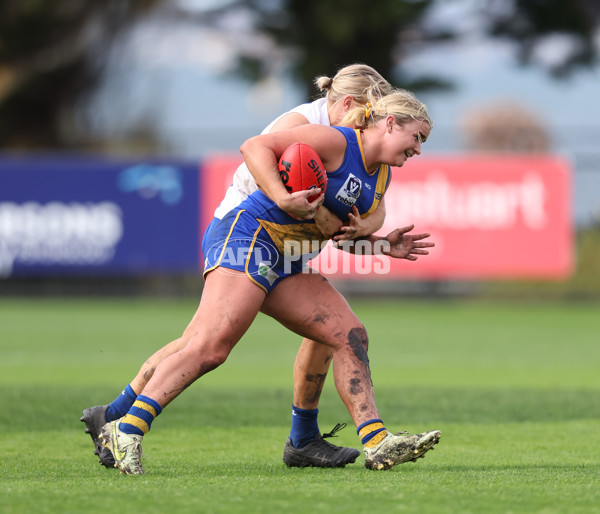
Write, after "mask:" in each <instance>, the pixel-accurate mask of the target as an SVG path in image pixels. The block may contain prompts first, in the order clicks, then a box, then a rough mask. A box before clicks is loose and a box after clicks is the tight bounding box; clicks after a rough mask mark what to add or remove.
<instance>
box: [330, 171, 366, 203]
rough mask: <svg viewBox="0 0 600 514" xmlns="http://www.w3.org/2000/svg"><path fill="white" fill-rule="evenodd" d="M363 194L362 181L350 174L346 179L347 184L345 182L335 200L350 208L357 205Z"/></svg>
mask: <svg viewBox="0 0 600 514" xmlns="http://www.w3.org/2000/svg"><path fill="white" fill-rule="evenodd" d="M361 192H362V182H361V180H360V179H359V178H358V177H357V176H355V175H352V173H350V174H349V175H348V178H347V179H346V182H344V185H343V186H342V187H341V188H340V190H339V191H338V192H337V193H336V195H335V199H336V200H339V201H340V202H342V203H343V204H344V205H347V206H348V207H352V206H353V205H354V204H355V203H356V200H358V197H359V196H360V193H361Z"/></svg>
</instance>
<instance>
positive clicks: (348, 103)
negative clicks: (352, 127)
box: [342, 95, 354, 112]
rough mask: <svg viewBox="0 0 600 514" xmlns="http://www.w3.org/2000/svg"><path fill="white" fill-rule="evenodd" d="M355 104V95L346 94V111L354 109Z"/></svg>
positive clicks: (343, 103)
mask: <svg viewBox="0 0 600 514" xmlns="http://www.w3.org/2000/svg"><path fill="white" fill-rule="evenodd" d="M353 104H354V97H353V96H352V95H346V96H345V97H344V99H343V100H342V105H343V106H344V112H348V111H349V110H350V109H352V106H353Z"/></svg>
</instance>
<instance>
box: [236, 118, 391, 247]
mask: <svg viewBox="0 0 600 514" xmlns="http://www.w3.org/2000/svg"><path fill="white" fill-rule="evenodd" d="M334 128H335V129H337V130H339V131H340V132H341V133H342V134H343V135H344V137H345V138H346V142H347V147H346V153H345V155H344V161H343V163H342V165H341V166H340V167H339V168H338V169H337V170H335V171H328V172H327V189H326V191H325V202H324V205H325V207H327V208H328V209H329V210H330V211H332V212H333V213H334V214H336V215H337V216H338V217H339V218H340V219H341V220H342V221H347V220H348V213H349V212H351V211H352V207H353V206H356V207H357V209H358V212H359V213H360V214H361V217H363V218H364V217H366V216H368V215H369V214H371V213H372V212H373V211H374V210H375V209H376V208H377V206H378V205H379V202H380V201H381V198H382V197H383V195H384V193H385V191H386V190H387V188H388V186H389V183H390V179H391V173H390V169H389V166H387V165H382V166H380V167H379V168H378V169H377V170H375V171H374V172H373V173H369V172H368V171H367V168H366V164H365V156H364V151H363V147H362V141H361V135H360V131H359V130H354V129H350V128H347V127H334ZM239 207H240V208H241V209H246V210H247V211H248V212H249V213H251V214H253V215H254V216H256V218H257V219H258V221H259V222H260V224H261V226H262V227H264V229H265V230H266V231H267V233H268V234H269V236H270V237H271V239H272V240H273V242H274V244H275V246H276V247H277V249H278V250H279V251H280V252H282V253H283V249H284V241H286V240H288V241H298V242H302V241H306V240H310V241H321V242H322V241H324V238H323V235H322V234H321V232H320V231H319V229H318V228H317V227H316V225H315V223H314V221H312V220H297V219H295V218H294V217H292V216H290V215H289V214H288V213H286V212H285V211H283V210H281V209H280V208H279V207H278V206H277V205H276V204H275V203H274V202H273V201H272V200H271V199H270V198H268V197H267V196H266V195H265V194H264V193H262V192H261V191H257V192H256V193H253V194H252V195H250V196H249V197H248V198H247V199H246V200H245V201H244V202H242V204H241V205H240V206H239Z"/></svg>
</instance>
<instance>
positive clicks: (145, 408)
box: [133, 400, 158, 417]
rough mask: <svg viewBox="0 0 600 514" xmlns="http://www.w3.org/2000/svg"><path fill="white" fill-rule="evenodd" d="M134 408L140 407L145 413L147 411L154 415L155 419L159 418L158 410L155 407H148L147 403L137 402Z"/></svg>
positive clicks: (134, 403)
mask: <svg viewBox="0 0 600 514" xmlns="http://www.w3.org/2000/svg"><path fill="white" fill-rule="evenodd" d="M133 406H134V407H138V408H139V409H144V410H145V411H147V412H149V413H150V414H152V416H153V417H156V416H158V413H157V412H156V409H155V408H154V407H152V405H148V404H147V403H145V402H142V401H140V400H136V401H135V402H133Z"/></svg>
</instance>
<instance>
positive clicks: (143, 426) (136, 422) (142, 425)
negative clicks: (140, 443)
mask: <svg viewBox="0 0 600 514" xmlns="http://www.w3.org/2000/svg"><path fill="white" fill-rule="evenodd" d="M138 407H139V406H138ZM120 422H121V423H128V424H129V425H133V426H134V427H137V428H139V429H140V430H141V431H142V432H144V434H147V433H148V432H149V431H150V427H149V426H148V423H146V422H145V421H144V420H143V419H142V418H138V417H137V416H132V415H131V414H125V416H123V417H122V418H121V421H120Z"/></svg>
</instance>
